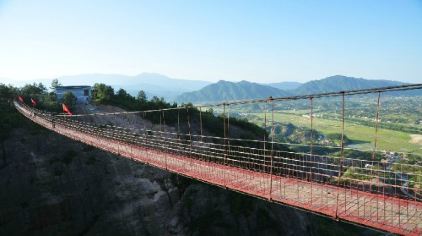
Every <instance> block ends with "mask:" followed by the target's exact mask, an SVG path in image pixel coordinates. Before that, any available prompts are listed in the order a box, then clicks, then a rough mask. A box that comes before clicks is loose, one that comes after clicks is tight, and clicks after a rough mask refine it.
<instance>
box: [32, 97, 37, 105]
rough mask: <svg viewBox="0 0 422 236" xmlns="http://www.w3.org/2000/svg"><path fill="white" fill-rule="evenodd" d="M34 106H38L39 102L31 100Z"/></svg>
mask: <svg viewBox="0 0 422 236" xmlns="http://www.w3.org/2000/svg"><path fill="white" fill-rule="evenodd" d="M31 102H32V106H33V107H35V106H36V105H37V101H35V99H33V98H31Z"/></svg>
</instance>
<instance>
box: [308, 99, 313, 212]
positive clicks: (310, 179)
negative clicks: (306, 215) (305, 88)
mask: <svg viewBox="0 0 422 236" xmlns="http://www.w3.org/2000/svg"><path fill="white" fill-rule="evenodd" d="M313 101H314V99H313V97H310V98H309V102H310V114H309V115H310V118H311V133H310V138H311V146H310V148H309V155H310V156H309V160H310V163H308V165H309V172H310V173H309V174H310V177H309V179H308V181H311V204H312V197H313V196H312V195H313V183H312V182H313V176H312V172H313V165H314V162H313V159H314V157H313V144H314V134H313V132H314V103H313Z"/></svg>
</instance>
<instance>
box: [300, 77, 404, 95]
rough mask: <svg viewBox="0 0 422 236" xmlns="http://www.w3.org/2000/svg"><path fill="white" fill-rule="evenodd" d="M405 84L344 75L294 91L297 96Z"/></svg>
mask: <svg viewBox="0 0 422 236" xmlns="http://www.w3.org/2000/svg"><path fill="white" fill-rule="evenodd" d="M400 84H403V83H402V82H398V81H391V80H368V79H363V78H354V77H347V76H343V75H335V76H330V77H327V78H324V79H320V80H312V81H309V82H307V83H304V84H303V85H301V86H299V87H298V88H297V89H295V90H294V93H295V94H313V93H326V92H334V91H341V90H355V89H366V88H377V87H386V86H395V85H400Z"/></svg>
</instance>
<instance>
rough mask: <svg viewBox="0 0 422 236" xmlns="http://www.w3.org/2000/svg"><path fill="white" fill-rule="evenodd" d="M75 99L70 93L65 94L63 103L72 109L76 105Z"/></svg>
mask: <svg viewBox="0 0 422 236" xmlns="http://www.w3.org/2000/svg"><path fill="white" fill-rule="evenodd" d="M76 100H77V98H76V97H75V95H73V93H71V92H65V93H64V94H63V103H64V104H66V105H67V106H69V107H73V106H74V105H75V104H76Z"/></svg>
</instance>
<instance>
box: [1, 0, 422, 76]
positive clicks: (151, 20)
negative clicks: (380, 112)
mask: <svg viewBox="0 0 422 236" xmlns="http://www.w3.org/2000/svg"><path fill="white" fill-rule="evenodd" d="M142 72H156V73H161V74H165V75H168V76H171V77H176V78H186V79H197V80H208V81H217V80H220V79H224V80H233V81H237V80H243V79H245V80H250V81H256V82H279V81H308V80H312V79H319V78H323V77H326V76H330V75H335V74H343V75H349V76H356V77H365V78H370V79H391V80H401V81H407V82H422V1H420V0H413V1H411V0H409V1H406V0H401V1H399V0H397V1H375V0H374V1H368V0H363V1H360V0H350V1H347V0H345V1H334V0H333V1H245V0H242V1H237V0H233V1H222V0H209V1H207V0H201V1H189V0H184V1H178V0H171V1H170V0H168V1H164V0H163V1H153V0H151V1H125V0H122V1H105V0H103V1H100V0H98V1H86V0H72V1H53V0H51V1H43V0H39V1H24V0H16V1H7V0H6V1H5V0H0V78H9V79H16V80H23V79H34V78H54V77H58V76H62V75H74V74H82V73H117V74H127V75H135V74H139V73H142Z"/></svg>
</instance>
